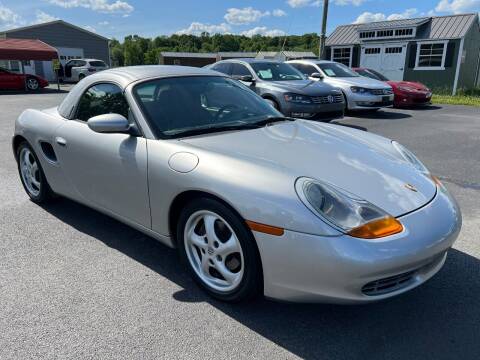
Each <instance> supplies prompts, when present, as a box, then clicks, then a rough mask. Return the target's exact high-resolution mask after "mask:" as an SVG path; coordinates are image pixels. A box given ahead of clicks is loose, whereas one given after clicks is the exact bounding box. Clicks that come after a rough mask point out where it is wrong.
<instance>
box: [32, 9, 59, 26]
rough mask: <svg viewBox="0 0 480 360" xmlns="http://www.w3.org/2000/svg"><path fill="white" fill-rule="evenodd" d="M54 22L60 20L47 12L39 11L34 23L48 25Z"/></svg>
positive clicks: (36, 13)
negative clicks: (47, 23)
mask: <svg viewBox="0 0 480 360" xmlns="http://www.w3.org/2000/svg"><path fill="white" fill-rule="evenodd" d="M54 20H58V18H57V17H56V16H53V15H50V14H47V13H46V12H43V11H41V10H37V11H36V12H35V21H34V22H33V23H34V24H41V23H46V22H50V21H54Z"/></svg>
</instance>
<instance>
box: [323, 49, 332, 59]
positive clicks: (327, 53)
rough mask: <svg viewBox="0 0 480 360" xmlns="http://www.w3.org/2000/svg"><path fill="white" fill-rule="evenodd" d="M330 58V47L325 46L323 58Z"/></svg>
mask: <svg viewBox="0 0 480 360" xmlns="http://www.w3.org/2000/svg"><path fill="white" fill-rule="evenodd" d="M331 58H332V48H331V47H330V46H329V47H326V48H325V59H324V60H330V59H331Z"/></svg>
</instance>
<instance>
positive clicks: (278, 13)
mask: <svg viewBox="0 0 480 360" xmlns="http://www.w3.org/2000/svg"><path fill="white" fill-rule="evenodd" d="M272 15H273V16H275V17H282V16H287V13H286V12H285V11H283V10H282V9H275V10H273V11H272Z"/></svg>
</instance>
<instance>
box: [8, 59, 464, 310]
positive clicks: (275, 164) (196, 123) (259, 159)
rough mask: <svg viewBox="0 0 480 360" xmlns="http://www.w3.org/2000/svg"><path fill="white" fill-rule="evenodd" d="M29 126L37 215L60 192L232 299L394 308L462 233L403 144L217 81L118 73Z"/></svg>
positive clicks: (172, 73)
mask: <svg viewBox="0 0 480 360" xmlns="http://www.w3.org/2000/svg"><path fill="white" fill-rule="evenodd" d="M15 125H16V126H15V134H14V137H13V151H14V154H15V158H16V159H17V162H18V170H19V174H20V179H21V181H22V184H23V186H24V188H25V190H26V192H27V194H28V195H29V196H30V198H31V199H32V200H33V201H34V202H37V203H41V202H44V201H47V200H50V199H51V197H52V195H53V194H58V195H61V196H64V197H67V198H70V199H72V200H75V201H78V202H80V203H83V204H85V205H87V206H89V207H92V208H94V209H96V210H98V211H101V212H103V213H106V214H108V215H110V216H112V217H114V218H116V219H118V220H120V221H122V222H124V223H127V224H129V225H131V226H133V227H135V228H136V229H138V230H140V231H142V232H144V233H145V234H148V235H150V236H152V237H154V238H156V239H158V240H159V241H161V242H163V243H164V244H166V245H168V246H171V247H176V248H178V252H179V255H180V259H181V260H182V261H183V262H184V263H185V265H186V267H187V268H188V269H189V271H190V272H191V274H192V276H193V278H194V279H195V280H196V281H197V282H198V283H199V284H200V286H201V287H203V288H204V289H205V290H206V291H207V292H208V293H209V294H211V295H212V296H214V297H216V298H218V299H221V300H224V301H240V300H246V299H250V298H252V297H254V296H257V295H259V294H264V295H265V296H267V297H270V298H275V299H281V300H288V301H322V302H343V303H352V302H371V301H376V300H381V299H385V298H388V297H391V296H395V295H398V294H401V293H403V292H405V291H408V290H410V289H412V288H414V287H416V286H418V285H420V284H422V283H423V282H425V281H426V280H428V279H429V278H430V277H432V276H433V275H434V274H435V273H437V272H438V271H439V270H440V268H441V267H442V265H443V264H444V262H445V259H446V257H447V252H448V249H449V248H450V247H451V246H452V244H453V242H454V241H455V239H456V237H457V235H458V233H459V231H460V227H461V214H460V210H459V208H458V206H457V204H456V202H455V201H454V199H453V198H452V197H451V196H450V195H449V193H448V192H447V190H446V189H445V187H444V186H443V185H442V184H441V183H440V181H439V180H438V179H437V178H435V177H434V176H433V175H431V174H430V173H429V171H428V170H427V169H426V168H425V166H424V165H423V164H422V163H421V162H420V161H419V160H418V159H417V157H415V155H414V154H412V153H411V152H410V151H409V150H407V149H406V148H405V147H403V146H402V145H400V144H398V143H396V142H394V141H391V140H389V139H385V138H383V137H380V136H377V135H373V134H370V133H368V132H362V131H359V130H355V129H351V128H346V127H340V126H337V125H330V124H321V123H316V122H311V121H308V120H298V119H291V118H285V117H283V116H282V114H280V113H279V112H278V111H277V110H275V109H273V108H272V107H271V106H270V105H268V104H267V103H266V102H265V101H264V100H263V99H262V98H260V97H259V96H258V95H256V94H255V93H253V92H252V91H250V90H249V89H248V88H247V87H245V86H243V85H242V84H240V83H238V82H236V81H234V80H231V79H229V78H228V77H225V76H222V75H220V74H219V73H217V72H214V71H210V70H205V69H195V68H188V67H178V66H177V67H168V66H148V67H129V68H120V69H112V70H107V71H104V72H101V73H98V74H94V75H92V76H89V77H87V78H85V79H84V80H82V81H81V82H80V83H79V84H78V85H76V86H75V87H74V88H73V89H72V91H71V92H70V93H69V95H68V96H67V97H66V98H65V100H64V101H63V102H62V104H61V105H60V106H59V107H56V108H51V109H45V110H26V111H24V112H23V113H22V114H21V115H20V117H19V118H18V119H17V121H16V124H15Z"/></svg>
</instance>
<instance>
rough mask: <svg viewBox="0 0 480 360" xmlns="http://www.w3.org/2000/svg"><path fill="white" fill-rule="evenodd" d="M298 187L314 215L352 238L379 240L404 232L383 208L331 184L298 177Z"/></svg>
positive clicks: (301, 197)
mask: <svg viewBox="0 0 480 360" xmlns="http://www.w3.org/2000/svg"><path fill="white" fill-rule="evenodd" d="M295 188H296V191H297V194H298V196H299V198H300V200H301V201H302V202H303V203H304V204H305V206H306V207H308V208H309V209H310V210H311V211H312V212H313V213H314V214H315V215H317V216H319V217H320V218H321V219H323V220H325V221H326V222H327V223H329V224H330V225H331V226H333V227H334V228H336V229H337V230H339V231H341V232H344V233H346V234H349V235H350V236H353V237H358V238H363V239H377V238H381V237H385V236H388V235H393V234H397V233H399V232H401V231H402V230H403V226H402V224H401V223H400V222H399V221H398V220H397V219H395V218H394V217H392V216H391V215H389V214H387V213H386V212H385V211H383V210H382V209H380V208H378V207H377V206H375V205H373V204H371V203H369V202H368V201H366V200H363V199H360V198H359V197H357V196H355V195H353V194H350V193H348V192H346V191H345V190H342V189H339V188H337V187H335V186H333V185H331V184H327V183H324V182H320V181H318V180H313V179H310V178H299V179H298V180H297V182H296V183H295Z"/></svg>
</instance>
